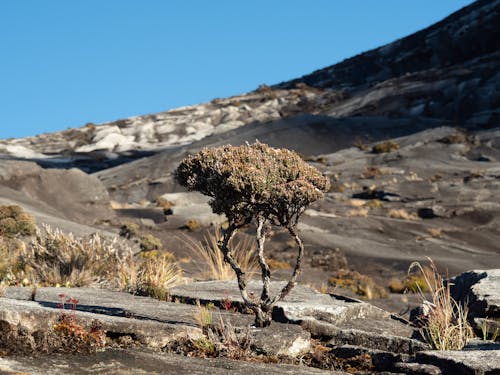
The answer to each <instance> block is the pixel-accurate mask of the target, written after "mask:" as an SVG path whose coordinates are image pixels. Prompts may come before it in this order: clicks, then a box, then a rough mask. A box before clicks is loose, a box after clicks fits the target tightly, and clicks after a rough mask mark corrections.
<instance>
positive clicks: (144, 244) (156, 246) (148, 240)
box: [139, 234, 163, 251]
mask: <svg viewBox="0 0 500 375" xmlns="http://www.w3.org/2000/svg"><path fill="white" fill-rule="evenodd" d="M139 246H140V248H141V250H142V251H151V250H160V249H161V248H162V247H163V245H162V243H161V241H160V239H159V238H157V237H155V236H153V235H152V234H144V235H142V236H141V241H140V243H139Z"/></svg>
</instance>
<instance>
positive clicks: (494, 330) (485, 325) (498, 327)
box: [479, 318, 500, 341]
mask: <svg viewBox="0 0 500 375" xmlns="http://www.w3.org/2000/svg"><path fill="white" fill-rule="evenodd" d="M499 323H500V322H497V321H495V320H493V319H488V318H486V319H481V323H480V324H479V326H480V328H481V333H482V337H481V338H482V339H483V340H485V341H487V340H491V341H496V340H497V338H498V337H499V335H500V324H499Z"/></svg>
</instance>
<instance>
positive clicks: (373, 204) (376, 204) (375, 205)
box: [363, 199, 384, 208]
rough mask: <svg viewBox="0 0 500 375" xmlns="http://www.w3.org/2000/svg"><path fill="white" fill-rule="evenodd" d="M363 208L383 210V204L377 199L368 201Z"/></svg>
mask: <svg viewBox="0 0 500 375" xmlns="http://www.w3.org/2000/svg"><path fill="white" fill-rule="evenodd" d="M363 206H364V207H369V208H383V207H384V204H383V203H382V201H381V200H378V199H370V200H369V201H367V202H366V203H365V204H364V205H363Z"/></svg>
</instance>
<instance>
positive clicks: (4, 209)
mask: <svg viewBox="0 0 500 375" xmlns="http://www.w3.org/2000/svg"><path fill="white" fill-rule="evenodd" d="M35 230H36V226H35V219H34V218H33V217H32V216H31V215H29V214H27V213H26V212H24V210H23V209H22V208H21V207H20V206H0V237H14V236H31V235H33V234H35Z"/></svg>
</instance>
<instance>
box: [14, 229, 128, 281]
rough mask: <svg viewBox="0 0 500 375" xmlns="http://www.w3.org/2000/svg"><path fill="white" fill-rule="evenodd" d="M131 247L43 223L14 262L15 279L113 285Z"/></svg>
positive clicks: (126, 260) (126, 261)
mask: <svg viewBox="0 0 500 375" xmlns="http://www.w3.org/2000/svg"><path fill="white" fill-rule="evenodd" d="M131 260H132V250H131V249H130V248H129V247H128V246H127V245H126V244H124V243H121V242H118V241H117V240H116V239H115V240H112V241H110V240H106V239H103V238H102V237H101V236H99V235H98V234H93V235H92V236H90V237H87V238H76V237H74V236H73V234H71V233H69V234H65V233H63V232H62V231H61V230H59V229H55V230H54V229H52V228H50V227H49V226H44V227H43V230H37V233H36V236H35V237H34V238H33V240H32V241H31V243H29V244H28V245H24V244H23V246H22V251H21V252H20V254H19V257H18V258H17V259H16V261H15V262H14V266H13V268H14V269H13V273H14V276H15V278H16V279H17V280H22V279H24V278H26V279H28V280H29V282H30V283H31V284H41V285H67V286H84V285H89V284H91V283H95V282H98V283H107V284H111V285H114V284H116V282H117V281H118V280H117V277H118V275H119V273H120V271H121V270H122V269H123V268H126V267H127V265H126V263H128V262H131Z"/></svg>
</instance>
